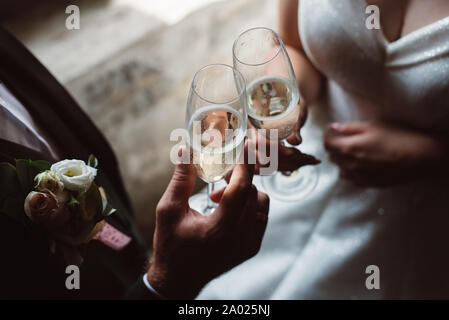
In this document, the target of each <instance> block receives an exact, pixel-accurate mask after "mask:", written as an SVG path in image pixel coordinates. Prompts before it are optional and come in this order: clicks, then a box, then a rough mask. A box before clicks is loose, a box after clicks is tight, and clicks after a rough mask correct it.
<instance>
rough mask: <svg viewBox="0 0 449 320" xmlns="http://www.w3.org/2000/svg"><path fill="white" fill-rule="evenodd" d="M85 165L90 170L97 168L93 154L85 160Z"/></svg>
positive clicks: (96, 160)
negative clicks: (90, 168)
mask: <svg viewBox="0 0 449 320" xmlns="http://www.w3.org/2000/svg"><path fill="white" fill-rule="evenodd" d="M87 165H88V166H89V167H92V168H96V167H98V159H97V158H96V157H95V156H94V155H93V154H91V155H90V156H89V159H88V160H87Z"/></svg>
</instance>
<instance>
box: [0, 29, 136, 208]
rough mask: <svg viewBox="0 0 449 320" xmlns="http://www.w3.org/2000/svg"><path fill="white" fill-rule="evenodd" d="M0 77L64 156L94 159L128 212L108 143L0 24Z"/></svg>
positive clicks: (126, 199)
mask: <svg viewBox="0 0 449 320" xmlns="http://www.w3.org/2000/svg"><path fill="white" fill-rule="evenodd" d="M0 80H1V81H2V82H4V83H5V85H6V86H7V87H8V89H9V90H10V91H11V92H12V93H13V94H14V95H15V96H16V98H17V99H18V100H19V101H21V103H22V104H23V105H24V106H25V107H26V108H27V110H28V111H29V112H30V114H31V115H32V116H33V118H34V119H35V120H36V121H37V122H38V123H40V124H41V126H42V128H45V129H46V130H47V131H48V133H49V134H50V135H51V136H52V137H53V138H54V140H55V143H57V144H58V147H59V149H61V152H63V157H64V158H77V159H83V160H87V158H88V156H89V154H90V153H93V154H95V156H96V157H97V158H98V160H99V162H100V165H101V170H102V171H103V172H104V174H105V175H107V176H108V179H109V180H110V181H111V184H112V187H113V188H114V189H116V191H117V193H118V194H120V195H121V198H122V200H123V201H124V202H125V205H126V206H127V208H128V209H129V211H131V204H130V201H129V199H128V197H127V194H126V191H125V189H124V186H123V182H122V180H121V177H120V173H119V170H118V163H117V160H116V158H115V155H114V153H113V151H112V149H111V148H110V146H109V144H108V142H107V141H106V139H105V138H104V137H103V135H102V134H101V132H100V131H99V130H98V129H97V128H96V127H95V125H94V124H93V123H92V121H91V120H90V119H89V117H88V116H87V115H86V114H85V113H84V111H83V110H82V109H81V108H80V107H79V106H78V104H77V103H76V102H75V100H74V99H73V98H72V97H71V96H70V94H69V93H68V92H67V91H66V90H65V89H64V88H63V87H62V86H61V85H60V84H59V82H58V81H57V80H56V79H55V78H54V77H53V76H52V75H51V74H50V73H49V72H48V70H47V69H46V68H45V67H44V66H43V65H42V64H41V63H40V62H39V61H38V60H37V59H36V58H35V57H34V56H33V55H32V54H31V53H30V52H29V51H28V50H27V49H26V48H25V47H24V46H23V45H22V44H21V43H20V42H19V41H17V40H16V39H15V38H14V37H13V36H11V35H10V34H9V33H8V32H6V31H5V30H4V29H2V28H1V27H0Z"/></svg>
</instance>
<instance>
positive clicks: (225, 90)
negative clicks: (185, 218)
mask: <svg viewBox="0 0 449 320" xmlns="http://www.w3.org/2000/svg"><path fill="white" fill-rule="evenodd" d="M246 105H247V100H246V87H245V80H244V79H243V76H242V75H241V74H240V72H238V71H237V70H235V69H234V68H233V67H231V66H228V65H223V64H214V65H209V66H206V67H204V68H202V69H201V70H199V71H198V72H197V73H196V74H195V76H194V78H193V81H192V86H191V89H190V94H189V98H188V101H187V111H186V129H187V131H188V133H189V136H188V139H187V142H188V145H189V151H190V160H191V162H192V163H193V165H194V167H195V169H196V172H197V175H198V177H200V178H201V179H202V180H203V181H205V182H206V183H207V184H208V188H207V194H206V193H199V194H196V195H194V196H192V197H191V198H190V199H189V205H190V207H191V208H193V209H195V210H196V211H198V212H200V213H201V214H203V215H210V214H211V213H212V212H213V211H214V210H215V208H216V206H217V205H216V204H215V203H214V202H213V201H212V200H211V199H210V194H211V193H212V192H213V190H214V183H216V182H219V181H220V180H222V179H223V178H225V177H226V176H227V175H228V174H229V173H230V172H231V171H232V170H233V169H234V167H235V165H236V164H237V163H238V161H239V160H240V157H241V156H242V154H243V149H244V140H245V135H246V127H247V113H246Z"/></svg>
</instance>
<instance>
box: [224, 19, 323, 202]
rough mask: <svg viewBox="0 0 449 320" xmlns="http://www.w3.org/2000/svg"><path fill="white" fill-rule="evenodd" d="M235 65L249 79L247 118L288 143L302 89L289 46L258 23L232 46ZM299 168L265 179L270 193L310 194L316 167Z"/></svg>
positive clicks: (287, 198) (294, 196)
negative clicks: (275, 133)
mask: <svg viewBox="0 0 449 320" xmlns="http://www.w3.org/2000/svg"><path fill="white" fill-rule="evenodd" d="M232 51H233V61H234V68H236V69H237V70H239V71H240V72H241V73H242V75H243V77H244V78H245V81H246V83H247V89H246V90H247V101H248V118H249V120H250V121H251V123H252V125H253V126H254V127H255V128H256V129H265V130H266V131H265V132H266V138H268V139H270V137H272V136H271V133H272V131H273V130H275V131H276V132H277V139H278V140H279V141H280V143H282V144H286V142H285V139H287V138H288V137H289V136H290V135H291V134H292V133H293V132H294V130H295V128H296V125H297V122H298V118H299V115H300V106H299V90H298V84H297V82H296V77H295V73H294V71H293V67H292V64H291V61H290V58H289V56H288V54H287V50H286V49H285V47H284V44H283V43H282V40H281V38H280V37H279V35H278V34H277V33H276V32H274V31H273V30H271V29H269V28H264V27H258V28H253V29H249V30H247V31H245V32H243V33H242V34H241V35H240V36H239V37H238V38H237V39H236V40H235V42H234V46H233V49H232ZM300 171H301V172H299V171H298V170H296V171H293V172H277V173H275V174H273V175H271V176H269V177H265V178H263V179H262V184H263V187H264V189H265V190H266V191H267V193H268V194H270V195H272V196H273V197H275V198H278V199H280V200H284V201H296V200H298V199H301V198H304V197H305V196H307V195H308V194H309V193H310V192H311V191H312V190H313V189H314V188H315V186H316V183H317V180H318V173H317V169H316V168H315V167H310V166H309V167H303V168H301V170H300Z"/></svg>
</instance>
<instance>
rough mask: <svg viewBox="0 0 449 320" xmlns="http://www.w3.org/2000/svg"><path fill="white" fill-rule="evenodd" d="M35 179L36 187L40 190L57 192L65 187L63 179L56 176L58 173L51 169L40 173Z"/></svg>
mask: <svg viewBox="0 0 449 320" xmlns="http://www.w3.org/2000/svg"><path fill="white" fill-rule="evenodd" d="M34 181H36V188H37V190H38V191H42V190H45V189H48V190H50V191H51V192H55V193H56V192H59V191H62V190H63V189H64V184H63V183H62V181H61V180H60V179H59V178H58V177H57V176H56V174H54V173H53V172H51V171H49V170H47V171H44V172H42V173H39V174H38V175H37V176H36V177H35V178H34Z"/></svg>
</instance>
